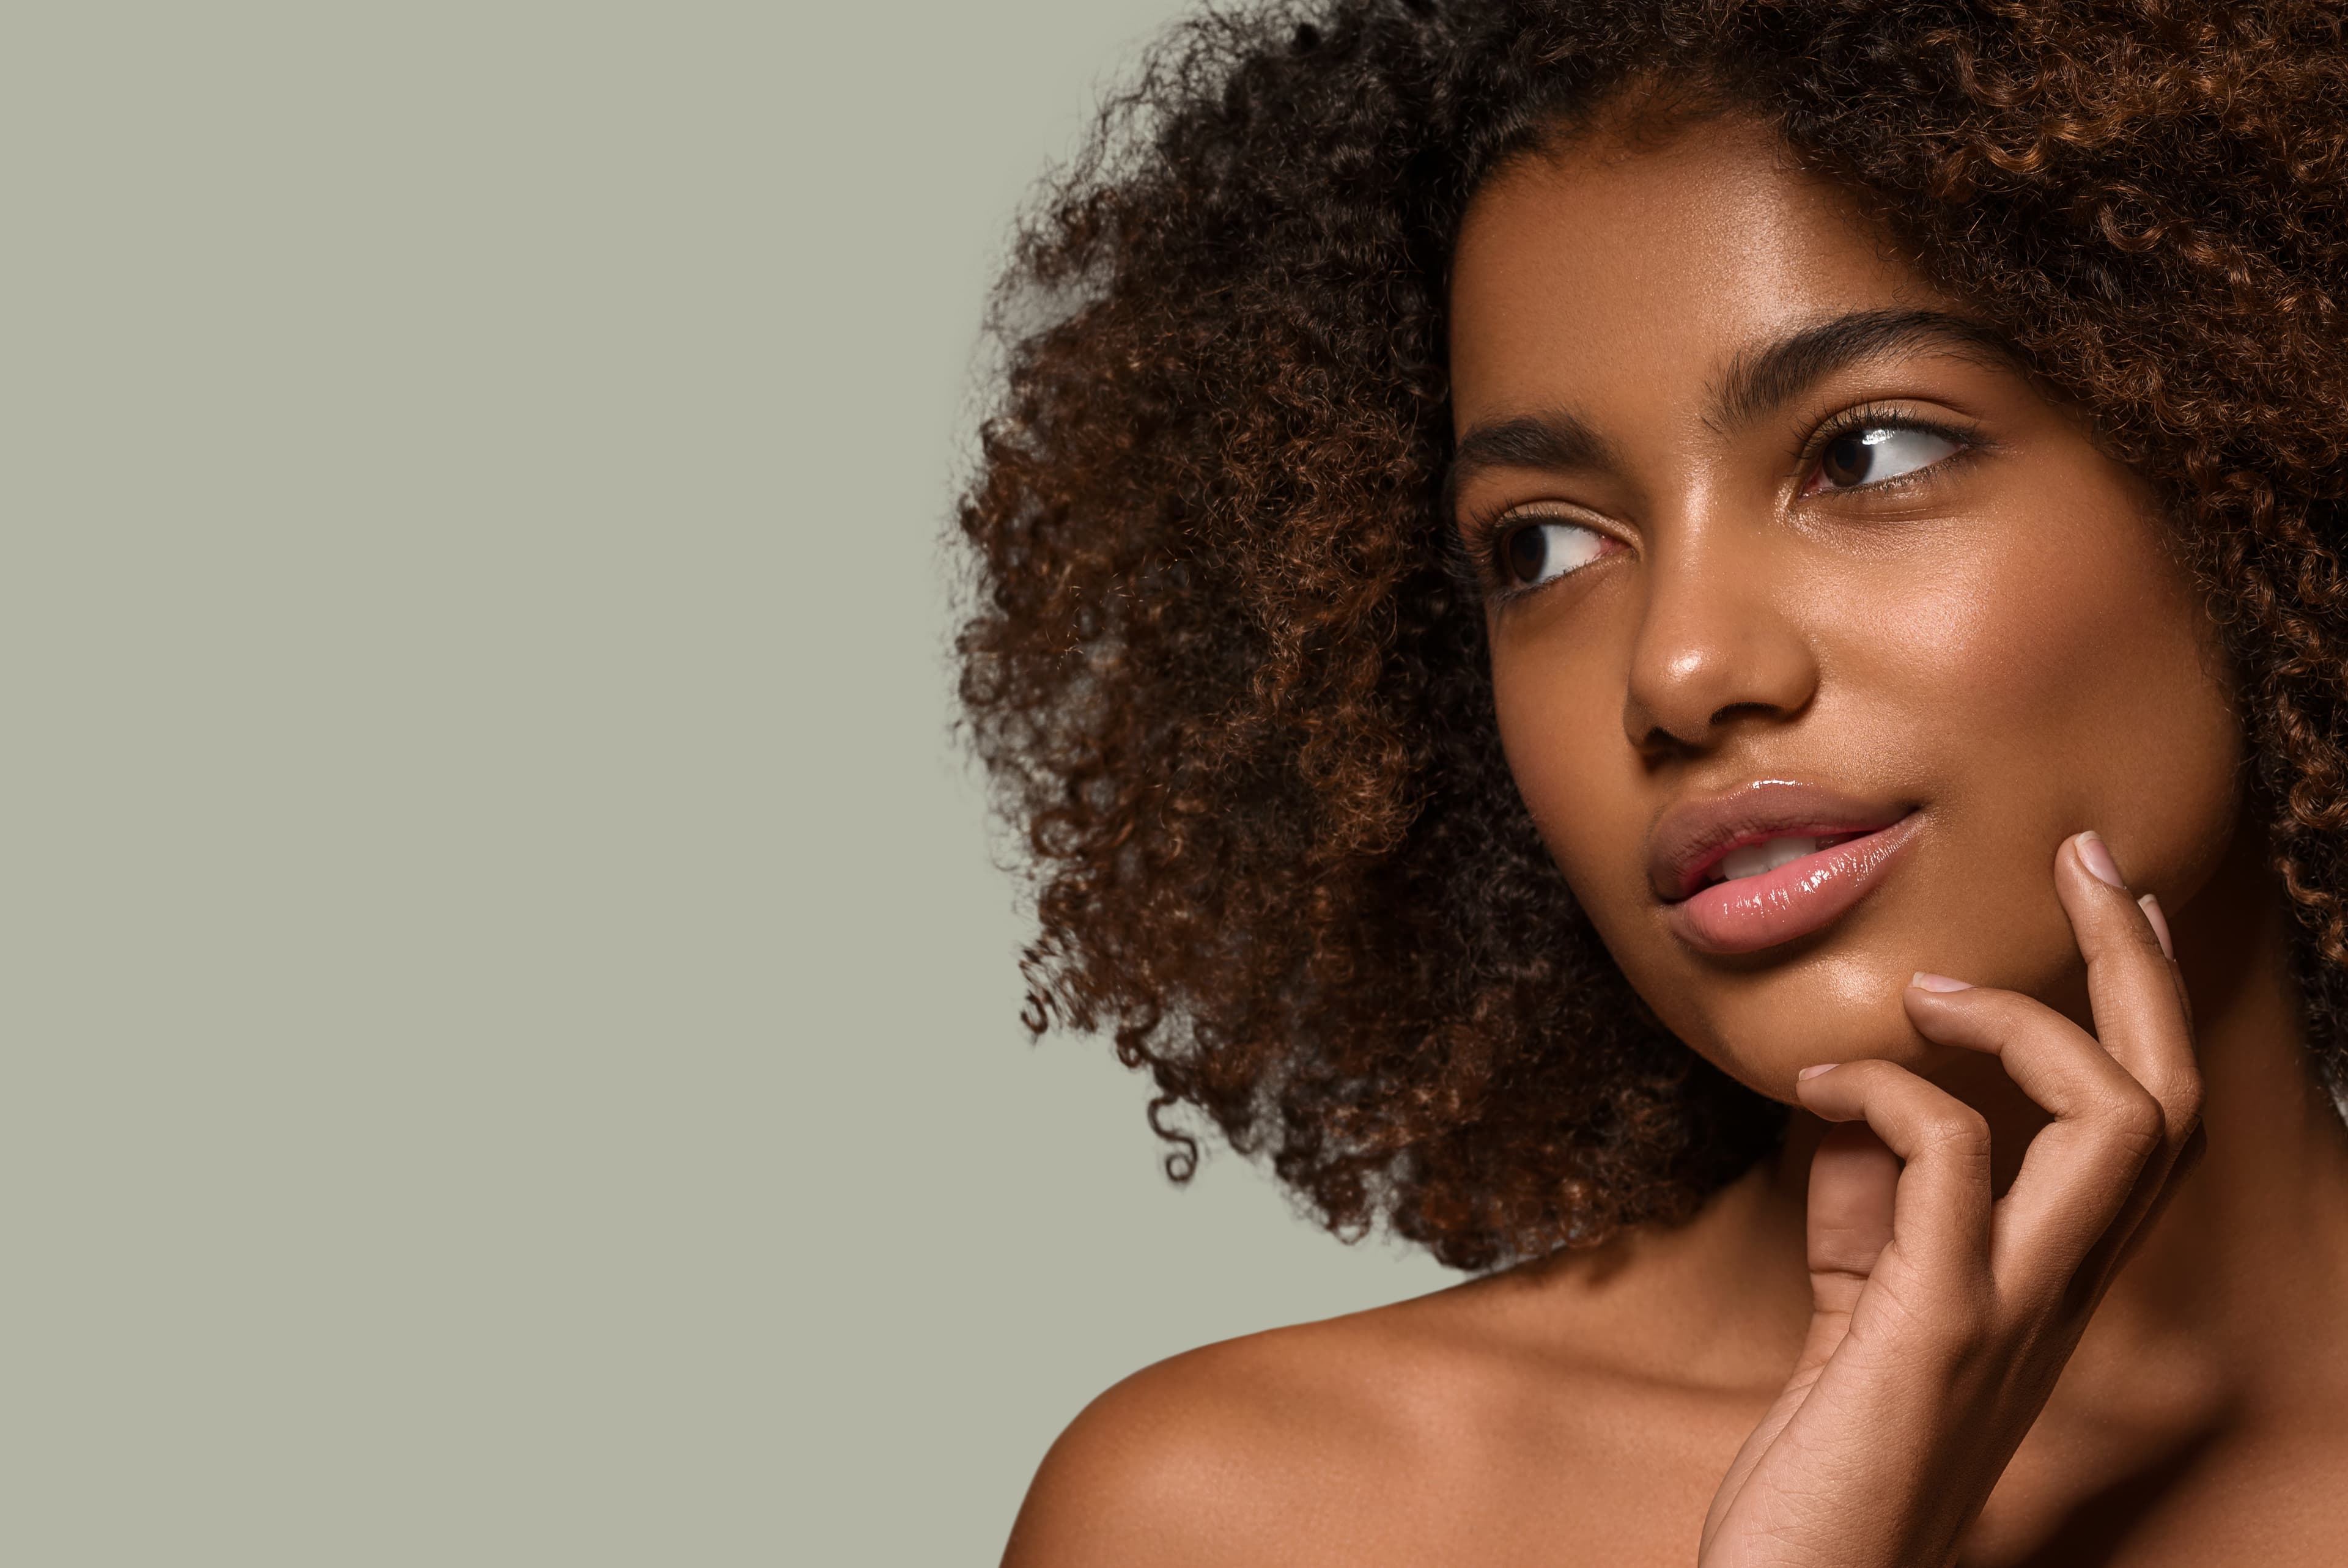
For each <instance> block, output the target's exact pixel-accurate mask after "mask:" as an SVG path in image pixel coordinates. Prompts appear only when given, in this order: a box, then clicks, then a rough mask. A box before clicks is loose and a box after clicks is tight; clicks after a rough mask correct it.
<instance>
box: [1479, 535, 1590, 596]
mask: <svg viewBox="0 0 2348 1568" xmlns="http://www.w3.org/2000/svg"><path fill="white" fill-rule="evenodd" d="M1610 543H1612V540H1610V539H1608V538H1607V537H1606V536H1605V535H1604V534H1601V533H1600V532H1599V531H1598V530H1597V529H1596V528H1584V527H1583V526H1582V525H1581V524H1580V523H1560V522H1547V523H1529V524H1527V525H1525V526H1524V527H1522V528H1513V529H1510V530H1509V536H1508V538H1505V539H1503V540H1501V541H1500V565H1501V567H1502V569H1503V570H1504V571H1505V573H1506V575H1507V577H1508V579H1509V582H1510V583H1512V584H1514V585H1516V586H1518V587H1519V588H1531V587H1533V586H1534V585H1536V584H1539V583H1544V582H1554V581H1556V580H1557V579H1559V578H1561V577H1563V576H1565V575H1566V574H1567V573H1568V572H1572V571H1579V570H1580V569H1581V568H1583V567H1586V566H1588V565H1589V564H1590V563H1591V561H1594V560H1596V559H1598V558H1599V557H1600V556H1601V555H1603V554H1605V553H1606V547H1607V546H1608V545H1609V544H1610Z"/></svg>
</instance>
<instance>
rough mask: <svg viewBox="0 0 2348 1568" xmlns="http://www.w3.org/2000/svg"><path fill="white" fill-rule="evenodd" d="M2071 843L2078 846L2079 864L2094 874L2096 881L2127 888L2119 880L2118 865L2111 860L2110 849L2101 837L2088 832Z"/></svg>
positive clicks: (2125, 884)
mask: <svg viewBox="0 0 2348 1568" xmlns="http://www.w3.org/2000/svg"><path fill="white" fill-rule="evenodd" d="M2071 842H2072V843H2074V844H2075V845H2078V846H2079V864H2080V865H2082V866H2085V867H2086V868H2087V869H2088V870H2090V871H2092V872H2094V873H2095V874H2096V880H2097V881H2099V882H2108V883H2110V884H2111V885H2112V886H2115V887H2125V886H2127V883H2125V882H2123V881H2121V880H2120V863H2119V862H2118V861H2116V860H2114V859H2113V858H2112V852H2111V848H2110V846H2109V845H2106V844H2105V843H2104V840H2103V837H2102V835H2099V834H2097V833H2095V832H2093V831H2089V832H2086V833H2083V834H2081V835H2079V836H2078V837H2076V838H2075V839H2073V840H2072V841H2071Z"/></svg>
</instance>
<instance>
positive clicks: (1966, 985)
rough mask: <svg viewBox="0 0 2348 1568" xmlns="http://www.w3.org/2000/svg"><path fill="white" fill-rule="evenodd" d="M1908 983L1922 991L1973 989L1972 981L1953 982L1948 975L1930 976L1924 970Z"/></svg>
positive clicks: (1918, 972)
mask: <svg viewBox="0 0 2348 1568" xmlns="http://www.w3.org/2000/svg"><path fill="white" fill-rule="evenodd" d="M1908 983H1909V984H1910V985H1911V986H1914V987H1915V988H1916V989H1918V990H1920V991H1969V990H1971V989H1973V983H1972V981H1971V980H1952V979H1949V977H1948V976H1946V975H1935V974H1930V973H1928V972H1926V971H1925V970H1922V969H1918V970H1917V971H1916V972H1915V973H1914V974H1912V975H1910V976H1909V977H1908Z"/></svg>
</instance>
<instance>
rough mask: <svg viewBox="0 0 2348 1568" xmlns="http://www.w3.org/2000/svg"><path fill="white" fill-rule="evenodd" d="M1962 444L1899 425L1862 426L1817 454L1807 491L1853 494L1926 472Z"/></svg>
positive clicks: (1938, 434) (1925, 431)
mask: <svg viewBox="0 0 2348 1568" xmlns="http://www.w3.org/2000/svg"><path fill="white" fill-rule="evenodd" d="M1960 447H1961V444H1960V443H1959V442H1957V441H1954V440H1952V439H1951V438H1950V437H1948V436H1943V435H1941V434H1940V433H1939V432H1937V431H1932V430H1917V429H1912V428H1910V427H1909V426H1906V425H1861V426H1859V428H1858V429H1856V430H1852V431H1849V432H1847V433H1846V434H1844V435H1841V436H1836V437H1835V438H1834V439H1833V440H1832V441H1830V442H1828V444H1827V449H1826V450H1825V451H1824V452H1823V453H1821V454H1819V456H1818V477H1817V478H1815V479H1813V480H1812V481H1811V482H1810V485H1809V489H1810V490H1811V491H1812V492H1813V493H1815V492H1817V491H1819V490H1855V489H1857V488H1859V487H1860V486H1861V485H1876V484H1880V483H1882V482H1883V481H1884V480H1886V479H1897V478H1899V477H1901V476H1903V475H1907V474H1913V473H1916V472H1917V471H1919V470H1920V469H1924V468H1929V467H1931V466H1932V465H1933V464H1935V463H1937V462H1939V461H1940V460H1941V458H1943V457H1947V456H1952V455H1953V454H1955V453H1956V452H1957V451H1958V450H1960Z"/></svg>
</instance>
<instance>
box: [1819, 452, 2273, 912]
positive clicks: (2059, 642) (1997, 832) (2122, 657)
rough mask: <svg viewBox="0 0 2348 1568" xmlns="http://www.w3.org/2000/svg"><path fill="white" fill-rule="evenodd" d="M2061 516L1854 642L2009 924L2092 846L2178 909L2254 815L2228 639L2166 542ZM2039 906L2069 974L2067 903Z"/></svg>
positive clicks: (2133, 523) (2099, 510)
mask: <svg viewBox="0 0 2348 1568" xmlns="http://www.w3.org/2000/svg"><path fill="white" fill-rule="evenodd" d="M2049 511H2050V512H2052V513H2053V514H2054V515H2055V516H2065V515H2067V518H2068V519H2069V520H2068V522H2067V525H2066V526H2047V525H2046V524H2044V522H2040V523H2039V525H2038V526H2036V527H2017V528H2011V529H2007V530H2002V532H2003V538H2004V539H2005V541H2006V543H2007V548H1997V549H1984V550H1981V551H1977V552H1974V553H1972V555H1971V556H1970V557H1968V558H1966V559H1962V560H1961V561H1957V562H1953V563H1952V564H1951V565H1950V566H1949V567H1948V568H1947V569H1941V570H1937V571H1932V570H1926V571H1921V572H1919V573H1917V574H1916V575H1915V576H1914V578H1913V579H1911V580H1910V583H1909V585H1908V587H1907V589H1906V591H1900V590H1898V589H1892V590H1890V591H1887V592H1886V593H1885V594H1884V595H1882V596H1881V598H1880V600H1879V603H1880V604H1881V605H1882V606H1883V608H1884V611H1885V613H1883V614H1882V615H1880V616H1876V617H1870V618H1869V620H1871V621H1872V622H1873V624H1868V625H1862V626H1861V627H1859V628H1857V629H1855V630H1858V631H1859V632H1860V633H1861V634H1860V635H1858V636H1853V637H1849V638H1847V639H1838V640H1837V641H1841V642H1842V643H1843V644H1844V646H1846V647H1848V648H1850V649H1852V650H1855V651H1857V652H1855V653H1854V656H1853V658H1852V660H1851V662H1852V663H1853V664H1855V665H1860V666H1862V667H1863V666H1864V665H1866V664H1867V663H1869V662H1870V661H1872V662H1874V663H1875V665H1876V668H1875V669H1873V670H1872V671H1866V672H1865V673H1864V674H1861V679H1862V681H1863V682H1864V683H1865V684H1866V685H1869V686H1872V687H1873V688H1874V689H1875V690H1876V692H1877V693H1878V694H1879V697H1880V698H1882V699H1885V700H1887V706H1888V708H1889V709H1890V711H1889V712H1886V714H1885V717H1886V719H1887V721H1889V722H1888V723H1887V726H1886V727H1887V728H1888V729H1892V730H1896V731H1899V732H1902V733H1901V735H1900V740H1901V741H1902V742H1903V743H1904V748H1903V749H1906V750H1907V751H1908V752H1909V753H1910V755H1911V756H1915V757H1920V758H1930V759H1931V761H1932V764H1933V767H1934V769H1935V771H1936V772H1937V773H1938V774H1939V777H1940V779H1941V785H1940V787H1939V790H1938V791H1937V792H1936V793H1937V794H1939V796H1940V797H1941V798H1940V800H1939V803H1938V804H1939V806H1940V809H1941V810H1942V811H1943V812H1944V813H1946V814H1947V815H1949V816H1950V817H1951V818H1952V820H1951V822H1950V823H1949V826H1950V827H1951V828H1952V830H1956V831H1954V832H1953V833H1952V837H1954V838H1955V839H1956V840H1957V841H1958V842H1960V843H1962V845H1965V846H1966V848H1967V850H1968V853H1969V855H1970V856H1971V858H1972V863H1973V864H1974V865H1975V866H1977V867H1978V868H1979V871H1980V873H1981V875H1980V876H1977V877H1968V878H1967V880H1969V881H1975V882H1978V883H1980V884H1982V891H1983V892H1984V893H1985V894H1986V893H1988V892H1989V891H1990V890H1991V889H1990V887H1989V886H1988V884H1989V883H1991V882H1992V881H1993V880H1994V881H1995V882H1997V883H1999V884H2002V886H1999V887H1998V889H1997V891H1998V893H1999V894H2000V895H2001V896H2002V897H2003V898H2004V899H2005V900H2007V901H2008V903H2007V907H2013V901H2015V900H2017V899H2020V898H2021V897H2022V896H2023V894H2024V892H2025V891H2026V890H2033V889H2035V888H2036V887H2038V886H2040V885H2042V884H2045V883H2046V881H2047V877H2046V862H2047V860H2048V859H2049V857H2051V855H2052V853H2053V846H2054V845H2055V844H2056V843H2057V842H2059V841H2060V840H2061V839H2062V838H2063V837H2064V836H2065V835H2069V834H2072V833H2075V832H2077V831H2079V830H2080V829H2082V828H2087V827H2092V828H2095V829H2096V830H2097V831H2098V832H2100V833H2102V834H2103V835H2104V836H2105V837H2106V839H2107V840H2109V841H2110V842H2111V844H2112V845H2113V846H2114V849H2115V852H2116V854H2117V855H2118V856H2119V858H2120V863H2121V866H2122V868H2123V870H2124V871H2125V872H2126V873H2127V876H2128V877H2129V880H2130V881H2131V883H2133V884H2136V885H2137V886H2144V887H2149V888H2153V889H2155V890H2157V891H2160V892H2162V893H2163V894H2164V896H2166V897H2169V898H2170V899H2171V901H2172V907H2174V906H2175V905H2176V904H2179V903H2181V901H2182V899H2183V898H2184V897H2189V895H2190V893H2191V892H2192V891H2193V890H2194V889H2195V888H2198V886H2199V884H2200V882H2201V880H2203V879H2204V878H2206V876H2207V875H2208V874H2209V870H2210V869H2211V868H2212V867H2213V866H2214V865H2215V864H2216V861H2217V859H2218V857H2219V856H2220V855H2221V854H2222V852H2223V849H2224V846H2225V844H2226V842H2227V840H2228V839H2229V838H2230V835H2231V833H2232V830H2233V826H2234V822H2235V815H2236V812H2237V809H2238V806H2239V799H2240V797H2239V790H2240V766H2239V764H2240V757H2241V750H2242V739H2241V733H2240V721H2239V718H2238V715H2237V712H2236V709H2235V703H2234V699H2233V696H2232V693H2231V692H2230V690H2229V689H2228V685H2227V682H2226V680H2225V678H2224V675H2223V673H2222V671H2221V669H2220V667H2219V657H2218V655H2217V652H2216V640H2215V634H2214V630H2213V629H2212V628H2211V627H2210V625H2209V621H2208V620H2207V617H2206V615H2205V614H2204V612H2203V610H2202V608H2201V606H2200V604H2199V600H2198V597H2197V596H2196V594H2195V592H2194V590H2193V589H2192V586H2191V583H2190V581H2189V579H2188V577H2187V576H2186V574H2185V572H2184V571H2183V570H2182V569H2180V568H2178V566H2176V565H2175V564H2174V563H2173V562H2172V561H2171V560H2170V559H2169V558H2168V555H2167V554H2166V553H2165V552H2164V551H2163V550H2162V548H2160V545H2159V543H2158V540H2157V534H2156V533H2155V532H2154V530H2155V528H2157V525H2156V524H2155V523H2153V522H2151V521H2149V520H2147V519H2145V518H2141V517H2139V516H2137V514H2136V513H2135V512H2134V510H2133V508H2132V507H2129V506H2127V504H2125V503H2124V502H2122V501H2120V500H2118V499H2116V498H2115V497H2108V496H2095V495H2086V496H2081V497H2074V498H2072V503H2071V505H2070V506H2069V507H2067V508H2057V507H2050V508H2049ZM2042 516H2043V514H2042ZM1869 651H1872V652H1869ZM1853 673H1854V674H1860V671H1853ZM1959 869H1962V868H1959ZM2026 903H2027V905H2028V907H2035V908H2036V909H2037V910H2038V913H2039V915H2040V916H2041V917H2044V918H2043V919H2042V920H2041V921H2039V922H2037V923H2041V924H2050V925H2051V927H2053V928H2054V929H2055V932H2056V936H2057V938H2058V941H2057V943H2056V946H2057V947H2058V948H2061V949H2063V952H2062V954H2061V956H2062V957H2064V958H2067V956H2068V953H2067V949H2068V941H2067V938H2064V937H2062V935H2061V933H2062V932H2065V931H2067V925H2066V924H2064V923H2061V922H2060V921H2059V910H2058V908H2057V907H2056V906H2055V905H2054V903H2053V901H2052V890H2051V886H2048V888H2047V891H2046V893H2045V896H2044V897H2043V898H2039V897H2030V898H2028V899H2027V900H2026Z"/></svg>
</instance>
